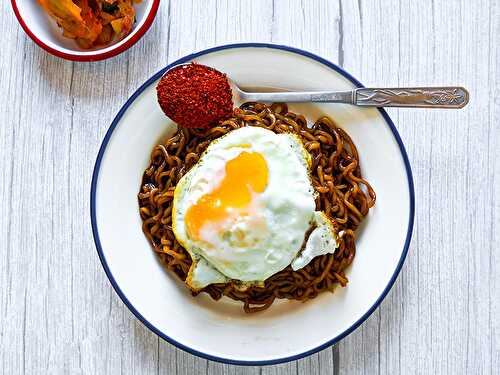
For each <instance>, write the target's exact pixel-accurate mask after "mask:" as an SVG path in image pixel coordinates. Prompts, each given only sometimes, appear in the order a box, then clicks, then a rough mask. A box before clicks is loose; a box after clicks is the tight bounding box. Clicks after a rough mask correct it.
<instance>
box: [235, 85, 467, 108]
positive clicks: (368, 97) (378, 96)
mask: <svg viewBox="0 0 500 375" xmlns="http://www.w3.org/2000/svg"><path fill="white" fill-rule="evenodd" d="M240 95H241V98H242V99H243V100H245V101H263V102H284V103H286V102H288V103H305V102H323V103H345V104H353V105H357V106H363V107H414V108H462V107H464V106H465V105H466V104H467V103H468V102H469V93H468V92H467V90H466V89H464V88H463V87H407V88H359V89H354V90H351V91H316V92H314V91H309V92H268V93H257V92H240Z"/></svg>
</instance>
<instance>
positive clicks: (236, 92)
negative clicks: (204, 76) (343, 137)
mask: <svg viewBox="0 0 500 375" xmlns="http://www.w3.org/2000/svg"><path fill="white" fill-rule="evenodd" d="M184 65H189V63H187V64H180V65H176V66H174V67H172V68H170V69H169V70H167V71H166V72H165V73H164V74H163V76H165V75H167V74H168V73H169V72H170V71H171V70H172V69H177V68H179V67H181V66H184ZM227 79H228V81H229V85H230V87H231V90H232V92H233V102H234V103H244V102H279V103H308V102H316V103H343V104H352V105H357V106H361V107H411V108H463V107H465V106H466V105H467V103H468V102H469V92H468V91H467V90H466V89H465V88H463V87H459V86H445V87H404V88H403V87H399V88H357V89H353V90H349V91H280V92H249V91H245V90H243V89H241V88H240V87H239V86H238V85H237V84H236V83H235V82H234V81H232V80H231V79H230V78H229V77H227Z"/></svg>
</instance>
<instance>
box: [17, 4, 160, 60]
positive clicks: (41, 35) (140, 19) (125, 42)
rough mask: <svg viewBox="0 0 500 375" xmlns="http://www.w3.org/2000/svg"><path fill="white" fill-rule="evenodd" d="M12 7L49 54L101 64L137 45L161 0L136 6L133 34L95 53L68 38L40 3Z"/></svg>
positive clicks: (29, 33)
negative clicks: (99, 61)
mask: <svg viewBox="0 0 500 375" xmlns="http://www.w3.org/2000/svg"><path fill="white" fill-rule="evenodd" d="M11 4H12V9H13V10H14V13H15V15H16V17H17V19H18V21H19V23H20V24H21V26H22V28H23V29H24V31H25V32H26V34H28V36H29V37H30V38H31V39H33V41H34V42H35V43H36V44H38V45H39V46H40V47H42V48H43V49H44V50H46V51H47V52H49V53H51V54H53V55H55V56H58V57H61V58H63V59H67V60H73V61H98V60H103V59H107V58H109V57H113V56H116V55H118V54H119V53H121V52H123V51H125V50H127V49H128V48H130V47H131V46H132V45H133V44H134V43H135V42H137V41H138V40H139V39H140V38H141V37H142V36H143V35H144V33H145V32H146V31H147V30H148V29H149V27H150V26H151V24H152V23H153V20H154V18H155V16H156V12H157V10H158V6H159V5H160V0H143V1H142V2H141V3H139V4H135V5H134V8H135V10H136V23H135V25H134V28H133V29H132V32H131V33H130V34H128V35H127V36H126V37H125V38H124V39H122V40H120V41H118V42H116V43H114V44H110V45H109V46H106V47H103V48H96V49H91V50H85V49H82V48H80V47H78V45H77V44H76V43H75V41H74V40H73V39H69V38H66V37H64V36H63V35H62V31H63V30H62V29H61V28H60V27H59V26H57V23H56V22H55V21H54V20H53V19H52V18H50V17H49V16H48V15H47V14H46V13H45V11H44V10H43V9H42V8H41V7H40V5H38V2H37V1H36V0H11Z"/></svg>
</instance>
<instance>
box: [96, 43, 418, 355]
mask: <svg viewBox="0 0 500 375" xmlns="http://www.w3.org/2000/svg"><path fill="white" fill-rule="evenodd" d="M193 59H194V60H196V61H197V62H199V63H200V64H205V65H208V66H212V67H214V68H216V69H218V70H220V71H221V72H225V73H227V74H228V76H229V77H231V78H232V79H234V81H235V82H237V83H238V84H241V85H242V86H244V87H245V86H246V87H249V86H253V87H266V86H267V87H274V88H282V89H288V90H294V89H295V90H301V89H302V90H306V91H307V90H328V89H330V90H331V89H338V90H349V89H352V88H354V87H357V86H358V87H359V86H360V85H361V84H360V83H359V82H358V81H356V79H355V78H353V77H352V76H350V75H349V74H348V73H346V72H345V71H344V70H342V69H341V68H339V67H337V66H336V65H334V64H332V63H330V62H328V61H327V60H324V59H322V58H321V57H318V56H315V55H312V54H310V53H308V52H305V51H301V50H298V49H294V48H290V47H284V46H276V45H269V44H236V45H228V46H221V47H216V48H213V49H209V50H206V51H202V52H199V53H196V54H193V55H190V56H186V57H183V58H182V59H180V60H178V61H176V62H174V63H173V64H172V65H170V66H169V67H171V66H173V65H177V64H180V63H185V62H189V61H191V60H193ZM169 67H167V68H169ZM167 68H165V69H163V70H161V71H160V72H158V73H157V74H155V75H154V76H153V77H151V78H150V79H149V80H148V81H147V82H146V83H145V84H144V85H142V86H141V87H140V88H139V89H138V90H137V91H136V92H135V93H134V94H133V95H132V96H131V97H130V99H129V100H128V101H127V102H126V103H125V104H124V106H123V107H122V108H121V109H120V111H119V112H118V115H117V116H116V118H115V120H114V121H113V123H112V124H111V127H110V128H109V130H108V132H107V133H106V136H105V137H104V140H103V143H102V146H101V148H100V150H99V154H98V156H97V161H96V165H95V168H94V174H93V177H92V189H91V203H90V207H91V222H92V230H93V233H94V240H95V243H96V247H97V252H98V254H99V257H100V259H101V262H102V264H103V267H104V270H105V271H106V274H107V276H108V277H109V279H110V281H111V284H112V285H113V287H114V288H115V290H116V292H117V293H118V295H119V296H120V297H121V299H122V300H123V302H124V303H125V304H126V305H127V307H128V308H129V309H130V310H131V311H132V312H133V313H134V314H135V315H136V316H137V318H138V319H140V320H141V321H142V322H143V323H144V324H145V325H146V326H147V327H148V328H150V329H151V330H152V331H153V332H155V333H156V334H158V335H159V336H161V337H162V338H164V339H165V340H167V341H168V342H170V343H172V344H174V345H177V346H178V347H180V348H182V349H184V350H187V351H189V352H190V353H193V354H196V355H199V356H202V357H205V358H208V359H211V360H216V361H222V362H226V363H233V364H243V365H263V364H273V363H279V362H285V361H290V360H295V359H298V358H301V357H304V356H306V355H308V354H312V353H314V352H317V351H319V350H321V349H324V348H325V347H327V346H328V345H331V344H334V343H336V342H338V341H339V340H341V339H342V338H343V337H345V336H346V335H347V334H349V333H350V332H352V331H353V330H354V329H355V328H356V327H358V326H359V325H360V324H361V323H362V322H363V321H364V320H365V319H366V318H368V316H369V315H370V314H371V313H372V312H373V311H374V310H375V308H376V307H377V306H378V305H379V304H380V302H381V301H382V299H383V298H384V297H385V296H386V294H387V293H388V291H389V289H390V288H391V286H392V285H393V283H394V281H395V280H396V277H397V275H398V273H399V271H400V270H401V267H402V265H403V261H404V259H405V257H406V253H407V251H408V246H409V243H410V238H411V233H412V228H413V217H414V191H413V180H412V174H411V169H410V165H409V162H408V158H407V156H406V152H405V149H404V146H403V144H402V142H401V139H400V137H399V135H398V132H397V130H396V128H395V127H394V124H393V123H392V121H391V119H390V118H389V116H388V115H387V113H386V112H385V111H384V110H382V109H381V110H378V109H373V108H360V107H354V106H349V105H342V104H328V103H327V104H320V105H315V104H308V103H306V104H300V105H298V104H294V105H290V109H291V110H292V111H295V112H298V113H302V114H304V115H305V116H306V117H307V118H308V119H309V120H316V119H318V118H319V117H320V116H321V115H325V114H326V115H329V116H331V117H332V118H333V119H334V120H335V121H336V122H337V124H338V125H339V126H341V127H342V128H343V129H345V130H346V131H347V132H348V133H349V135H350V136H351V137H352V139H353V140H354V143H355V144H356V145H357V147H358V151H359V155H360V161H361V169H362V172H363V175H364V176H365V177H366V179H367V180H368V181H369V182H370V183H371V185H372V186H373V188H374V189H375V191H376V193H377V202H376V204H375V207H373V209H371V210H370V214H369V215H368V217H367V218H366V220H365V222H364V225H363V226H362V228H360V230H359V233H358V237H357V239H356V247H357V250H356V257H355V258H354V261H353V264H352V265H351V267H349V268H348V270H347V272H346V273H347V277H348V279H349V283H348V285H347V287H345V288H342V287H338V288H337V289H336V290H335V293H333V294H332V293H321V294H320V295H319V296H318V297H317V298H315V299H313V300H310V301H307V302H306V303H301V302H297V301H288V300H279V301H275V303H274V304H273V305H272V306H271V307H270V308H269V309H268V310H265V311H263V312H259V313H254V314H245V313H244V312H243V308H242V304H241V303H240V302H235V301H233V300H230V299H228V298H226V297H224V298H222V299H221V300H220V301H213V300H212V299H211V298H210V297H209V296H208V295H206V294H205V293H202V294H200V295H198V296H197V297H192V296H191V293H190V292H189V290H188V288H186V286H185V285H184V284H183V283H182V282H180V281H179V280H178V279H177V278H176V277H175V276H174V275H172V273H171V272H169V271H168V270H166V269H165V267H164V266H163V265H162V264H161V263H160V262H159V260H158V258H157V256H156V255H155V253H154V252H153V250H152V249H151V246H150V244H149V243H148V241H147V239H146V237H145V236H144V234H143V232H142V229H141V224H142V223H141V219H140V216H139V208H138V202H137V193H138V191H139V188H140V184H141V178H142V174H143V172H144V169H145V168H146V167H147V166H148V163H149V158H150V153H151V150H152V149H153V147H154V146H155V145H156V144H158V143H159V142H160V141H161V140H162V139H164V138H165V137H166V136H167V135H169V134H172V132H173V131H174V129H175V125H174V124H173V123H172V122H171V121H170V120H169V119H167V118H166V117H165V115H164V114H163V113H162V111H161V109H160V108H159V105H158V103H157V99H156V90H155V86H156V83H157V82H158V79H159V78H160V77H161V76H162V74H163V73H164V72H165V70H166V69H167Z"/></svg>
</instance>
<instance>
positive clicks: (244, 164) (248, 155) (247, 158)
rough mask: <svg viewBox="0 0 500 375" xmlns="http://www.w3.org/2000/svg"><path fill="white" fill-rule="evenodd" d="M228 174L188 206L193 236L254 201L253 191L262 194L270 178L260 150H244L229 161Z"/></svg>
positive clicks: (187, 224)
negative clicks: (218, 183)
mask: <svg viewBox="0 0 500 375" xmlns="http://www.w3.org/2000/svg"><path fill="white" fill-rule="evenodd" d="M225 171H226V174H225V176H224V178H223V180H222V182H221V184H220V185H219V186H218V187H217V188H216V189H215V190H213V191H212V192H210V193H208V194H205V195H203V196H201V197H200V198H199V199H198V201H197V202H196V203H195V204H194V205H192V206H191V207H189V208H188V210H187V212H186V217H185V223H186V228H187V232H188V235H189V236H190V237H191V238H192V239H199V238H200V231H201V229H202V228H203V226H204V225H205V224H207V223H211V222H212V223H213V222H220V221H222V220H224V219H226V218H227V217H228V212H230V211H231V210H233V209H236V210H237V209H240V210H241V209H244V208H245V207H247V206H248V205H249V204H250V202H251V200H252V193H262V192H263V191H264V190H265V188H266V186H267V181H268V174H269V171H268V167H267V163H266V159H264V157H263V156H262V155H261V154H259V153H258V152H247V151H243V152H241V153H240V154H239V155H238V156H236V157H235V158H234V159H231V160H229V161H228V162H227V163H226V168H225Z"/></svg>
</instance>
